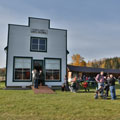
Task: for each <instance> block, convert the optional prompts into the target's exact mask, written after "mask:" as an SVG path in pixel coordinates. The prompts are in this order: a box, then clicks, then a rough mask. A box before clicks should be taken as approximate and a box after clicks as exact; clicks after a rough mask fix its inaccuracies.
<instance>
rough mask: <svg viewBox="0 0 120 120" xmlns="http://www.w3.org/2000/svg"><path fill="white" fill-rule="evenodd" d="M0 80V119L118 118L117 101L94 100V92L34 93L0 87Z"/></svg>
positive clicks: (119, 104) (119, 94)
mask: <svg viewBox="0 0 120 120" xmlns="http://www.w3.org/2000/svg"><path fill="white" fill-rule="evenodd" d="M2 88H4V83H2V84H1V83H0V120H120V89H119V86H118V85H117V100H114V101H113V100H111V99H110V98H109V99H108V100H103V99H98V100H95V99H94V92H92V91H90V92H89V93H85V92H84V91H80V92H79V93H70V92H61V91H56V94H37V95H35V94H34V93H33V91H32V90H3V89H2Z"/></svg>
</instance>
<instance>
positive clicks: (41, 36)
mask: <svg viewBox="0 0 120 120" xmlns="http://www.w3.org/2000/svg"><path fill="white" fill-rule="evenodd" d="M36 66H39V67H41V68H42V69H43V71H44V75H45V83H46V85H48V86H61V85H62V83H63V82H64V77H65V75H66V74H67V70H66V69H67V30H64V29H56V28H50V20H49V19H41V18H32V17H30V18H29V22H28V26H25V25H15V24H9V25H8V42H7V47H6V69H7V73H6V87H23V86H26V87H27V86H31V85H32V70H33V68H34V67H36Z"/></svg>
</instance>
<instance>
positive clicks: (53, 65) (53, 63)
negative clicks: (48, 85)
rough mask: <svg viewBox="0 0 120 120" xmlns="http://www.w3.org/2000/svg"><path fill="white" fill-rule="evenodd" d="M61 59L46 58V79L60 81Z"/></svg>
mask: <svg viewBox="0 0 120 120" xmlns="http://www.w3.org/2000/svg"><path fill="white" fill-rule="evenodd" d="M60 79H61V59H45V80H46V81H60Z"/></svg>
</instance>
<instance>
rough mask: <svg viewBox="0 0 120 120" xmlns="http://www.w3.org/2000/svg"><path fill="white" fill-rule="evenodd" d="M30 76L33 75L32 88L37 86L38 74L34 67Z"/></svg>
mask: <svg viewBox="0 0 120 120" xmlns="http://www.w3.org/2000/svg"><path fill="white" fill-rule="evenodd" d="M32 77H33V81H34V88H38V79H39V76H38V71H37V70H36V69H34V70H33V71H32Z"/></svg>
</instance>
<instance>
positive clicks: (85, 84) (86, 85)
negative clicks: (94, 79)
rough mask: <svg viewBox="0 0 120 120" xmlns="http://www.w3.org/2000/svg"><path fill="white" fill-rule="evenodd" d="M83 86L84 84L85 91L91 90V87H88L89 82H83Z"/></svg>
mask: <svg viewBox="0 0 120 120" xmlns="http://www.w3.org/2000/svg"><path fill="white" fill-rule="evenodd" d="M82 86H83V88H84V89H85V92H86V91H87V90H88V92H89V88H87V87H88V82H86V81H85V82H84V83H83V84H82Z"/></svg>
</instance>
